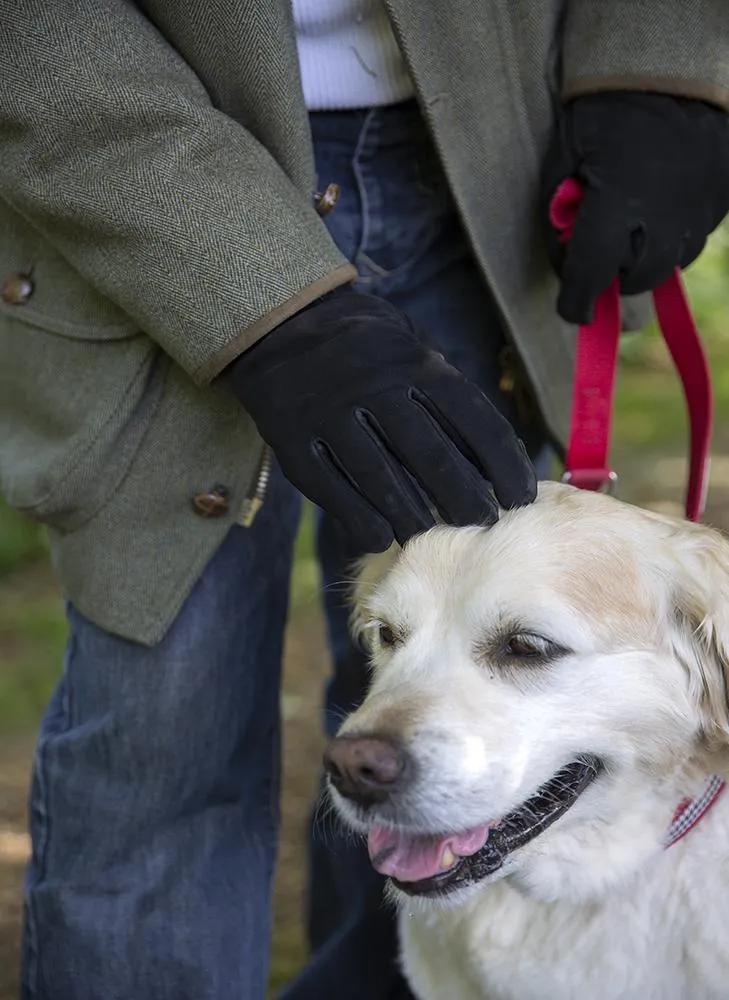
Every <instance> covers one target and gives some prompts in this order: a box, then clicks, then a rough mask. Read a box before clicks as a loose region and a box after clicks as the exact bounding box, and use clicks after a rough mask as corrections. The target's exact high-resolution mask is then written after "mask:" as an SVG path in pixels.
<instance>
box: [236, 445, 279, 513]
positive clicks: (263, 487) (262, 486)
mask: <svg viewBox="0 0 729 1000" xmlns="http://www.w3.org/2000/svg"><path fill="white" fill-rule="evenodd" d="M272 468H273V455H272V453H271V449H270V448H269V446H268V445H267V444H264V446H263V450H262V451H261V458H260V461H259V463H258V472H257V474H256V476H255V478H254V480H253V485H252V486H251V489H250V491H249V492H248V495H247V496H246V498H245V500H244V501H243V505H242V507H241V512H240V514H239V515H238V524H240V525H242V526H243V527H244V528H250V526H251V525H252V524H253V522H254V521H255V519H256V514H258V511H259V510H260V509H261V507H262V506H263V502H264V500H265V499H266V492H267V490H268V484H269V482H270V480H271V469H272Z"/></svg>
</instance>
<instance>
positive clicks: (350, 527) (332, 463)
mask: <svg viewBox="0 0 729 1000" xmlns="http://www.w3.org/2000/svg"><path fill="white" fill-rule="evenodd" d="M311 460H312V461H313V462H314V463H316V467H317V469H318V472H319V475H317V476H316V477H313V476H312V474H311V473H312V465H311V464H307V466H304V474H303V475H300V476H299V475H297V473H296V471H294V472H293V473H291V472H290V471H289V470H287V469H284V473H285V474H286V475H287V477H288V478H289V480H290V481H291V483H293V485H294V486H296V488H297V489H298V490H300V492H301V493H303V494H304V496H306V497H308V499H309V500H311V501H312V503H315V504H316V505H317V506H318V507H321V509H322V510H325V511H326V512H327V514H330V515H331V516H332V517H334V518H336V519H337V520H338V521H339V522H340V523H341V524H342V526H343V527H344V529H345V531H346V532H347V533H348V534H349V535H350V537H351V538H352V542H353V543H354V545H355V546H356V548H357V549H359V551H360V552H362V553H363V554H366V553H371V552H384V551H385V549H388V548H389V547H390V546H391V545H392V542H393V531H392V527H391V526H390V524H389V523H388V521H387V520H386V519H385V518H384V517H382V515H381V514H380V513H379V511H378V510H377V509H376V508H375V507H373V506H372V504H371V503H370V502H369V500H368V498H367V497H366V496H363V495H362V493H361V492H360V490H359V489H358V487H357V486H356V484H355V483H354V482H353V481H352V479H351V477H350V476H349V474H348V473H347V472H346V471H345V470H344V467H343V465H342V463H341V462H340V461H339V460H338V458H337V456H336V455H335V454H334V452H333V451H332V450H331V448H330V447H329V446H328V445H327V444H325V443H324V442H322V441H319V442H316V443H315V444H314V446H313V454H312V455H311Z"/></svg>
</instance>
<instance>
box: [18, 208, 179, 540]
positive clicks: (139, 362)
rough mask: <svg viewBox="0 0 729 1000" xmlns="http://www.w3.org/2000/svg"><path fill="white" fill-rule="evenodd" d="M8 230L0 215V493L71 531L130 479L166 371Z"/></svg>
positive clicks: (24, 233)
mask: <svg viewBox="0 0 729 1000" xmlns="http://www.w3.org/2000/svg"><path fill="white" fill-rule="evenodd" d="M7 221H8V220H7V219H6V218H5V209H3V208H2V207H0V228H4V229H5V232H4V233H3V235H2V237H0V282H1V283H2V284H3V294H2V301H0V359H1V362H0V492H2V493H3V495H4V496H5V498H6V500H7V501H8V503H9V504H10V505H11V506H13V507H15V508H16V509H17V510H19V511H20V512H22V513H24V514H26V515H27V516H29V517H31V518H33V519H35V520H38V521H42V522H44V523H48V524H53V525H54V526H55V527H57V528H59V529H61V530H72V529H73V528H76V527H78V526H79V525H81V524H82V523H84V521H86V520H87V519H88V518H90V517H92V516H93V515H94V513H95V512H96V511H97V510H98V509H99V508H100V506H102V505H103V503H104V502H105V501H106V500H107V499H108V497H109V496H111V495H112V494H113V492H114V490H115V489H116V488H117V486H118V485H119V483H120V482H121V480H122V479H123V477H124V476H125V474H126V472H127V470H128V469H129V467H130V465H131V462H132V461H133V459H134V456H135V454H136V451H137V449H138V446H139V444H140V443H141V440H142V437H143V435H144V432H145V430H146V428H147V426H148V425H149V421H150V419H151V416H152V412H153V410H154V408H155V406H156V403H157V401H158V399H159V396H160V395H161V389H162V383H163V376H164V371H165V370H166V360H165V359H164V358H163V356H162V354H161V352H160V350H159V348H158V347H157V346H156V345H155V344H154V343H153V342H152V340H150V338H149V337H148V336H146V334H144V333H142V332H140V331H139V330H138V329H137V327H136V325H135V324H134V322H133V321H132V320H131V319H130V318H129V317H128V316H126V314H124V313H123V312H122V311H121V310H120V309H118V308H117V307H116V306H115V305H114V304H113V303H112V302H110V301H109V300H108V299H106V298H105V297H104V296H102V295H100V294H99V293H98V292H96V291H95V290H94V289H92V288H91V287H90V286H89V285H88V284H87V283H86V282H85V281H84V279H83V278H81V276H80V275H78V274H77V273H76V272H75V271H74V270H73V268H72V267H71V266H70V265H69V264H68V263H67V262H66V261H65V260H64V259H63V258H62V257H61V256H60V255H58V254H57V253H56V252H55V251H53V250H52V249H51V248H50V247H48V245H47V244H45V242H44V241H41V239H40V237H38V236H37V234H33V233H32V232H31V231H30V230H29V229H28V228H27V227H25V225H24V224H23V223H22V222H21V221H20V220H19V219H18V217H17V216H15V217H11V218H10V220H9V221H10V225H8V226H7V227H5V225H4V224H5V223H6V222H7ZM22 262H26V263H22ZM24 276H26V277H24ZM19 279H22V281H25V282H27V283H26V284H23V283H22V281H21V280H19Z"/></svg>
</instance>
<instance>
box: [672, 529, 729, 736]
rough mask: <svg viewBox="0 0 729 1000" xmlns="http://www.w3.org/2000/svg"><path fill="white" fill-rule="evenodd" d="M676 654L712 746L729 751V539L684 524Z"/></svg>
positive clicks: (678, 561) (675, 579)
mask: <svg viewBox="0 0 729 1000" xmlns="http://www.w3.org/2000/svg"><path fill="white" fill-rule="evenodd" d="M672 555H673V556H675V559H674V560H673V565H672V584H673V586H672V588H671V590H672V595H673V602H674V613H675V615H676V618H677V620H678V626H679V627H678V634H677V643H676V645H677V647H678V648H677V653H678V654H679V656H680V658H681V659H682V660H683V661H684V663H685V664H686V666H687V668H688V670H689V677H690V680H691V685H692V688H693V690H692V695H693V696H694V700H695V702H696V703H697V704H698V706H699V709H700V712H701V715H702V718H703V727H702V728H703V735H704V738H705V742H706V747H707V749H709V750H711V751H714V750H722V751H727V750H729V541H728V540H727V539H726V538H725V537H724V536H723V535H721V534H720V533H719V532H718V531H716V530H714V529H713V528H708V527H705V526H702V525H693V524H688V523H685V524H684V525H683V526H682V527H681V528H680V529H679V538H678V545H677V547H676V549H675V550H673V552H672Z"/></svg>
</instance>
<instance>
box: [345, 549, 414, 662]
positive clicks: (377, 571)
mask: <svg viewBox="0 0 729 1000" xmlns="http://www.w3.org/2000/svg"><path fill="white" fill-rule="evenodd" d="M401 552H402V549H401V548H400V546H399V545H397V544H393V545H391V546H390V548H389V549H387V550H386V551H385V552H378V553H377V554H376V555H370V556H365V557H364V558H363V559H360V560H359V562H358V563H357V564H356V566H355V567H354V578H353V587H352V593H351V606H352V610H351V614H350V618H349V626H350V629H351V632H352V635H353V637H354V638H355V639H358V640H360V641H363V642H364V643H365V645H366V631H367V625H368V623H369V617H370V616H369V610H368V600H369V597H370V596H371V594H372V592H373V590H374V589H375V588H376V587H377V585H378V583H379V582H380V581H381V580H382V579H383V577H384V576H385V575H386V574H387V573H388V572H389V570H390V569H391V568H392V566H393V565H394V563H395V561H396V560H397V558H398V556H399V555H400V553H401Z"/></svg>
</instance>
